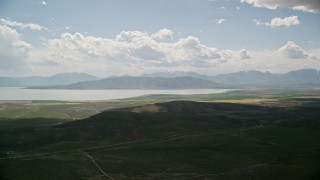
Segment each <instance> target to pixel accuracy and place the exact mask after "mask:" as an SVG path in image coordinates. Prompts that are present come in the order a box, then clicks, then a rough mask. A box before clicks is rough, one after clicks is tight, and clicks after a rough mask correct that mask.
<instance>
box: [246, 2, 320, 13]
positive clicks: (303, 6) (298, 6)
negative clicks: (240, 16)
mask: <svg viewBox="0 0 320 180" xmlns="http://www.w3.org/2000/svg"><path fill="white" fill-rule="evenodd" d="M240 2H243V3H248V4H251V5H253V6H254V7H264V8H268V9H277V8H291V9H294V10H300V11H304V12H311V13H319V12H320V1H319V0H240Z"/></svg>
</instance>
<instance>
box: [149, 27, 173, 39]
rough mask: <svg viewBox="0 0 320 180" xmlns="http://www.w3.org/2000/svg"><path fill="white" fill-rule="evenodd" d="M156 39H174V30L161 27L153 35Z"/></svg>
mask: <svg viewBox="0 0 320 180" xmlns="http://www.w3.org/2000/svg"><path fill="white" fill-rule="evenodd" d="M151 37H152V38H155V39H160V40H161V39H173V31H172V30H170V29H167V28H165V29H161V30H159V31H158V32H157V33H154V34H152V35H151Z"/></svg>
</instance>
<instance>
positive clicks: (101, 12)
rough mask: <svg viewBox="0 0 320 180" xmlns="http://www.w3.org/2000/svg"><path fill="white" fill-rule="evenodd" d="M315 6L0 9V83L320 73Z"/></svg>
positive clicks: (95, 2)
mask: <svg viewBox="0 0 320 180" xmlns="http://www.w3.org/2000/svg"><path fill="white" fill-rule="evenodd" d="M319 12H320V1H319V0H308V1H305V0H279V1H274V0H152V1H150V0H107V1H105V0H92V1H87V0H23V1H21V0H20V1H19V0H1V1H0V76H30V75H46V76H49V75H53V74H57V73H64V72H84V73H89V74H93V75H96V76H101V77H106V76H111V75H124V74H129V75H138V74H143V73H153V72H163V71H194V72H198V73H202V74H209V75H215V74H220V73H230V72H236V71H242V70H259V71H270V72H272V73H284V72H288V71H291V70H296V69H302V68H315V69H318V70H319V69H320V34H319V32H320V14H319Z"/></svg>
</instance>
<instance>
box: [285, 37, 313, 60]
mask: <svg viewBox="0 0 320 180" xmlns="http://www.w3.org/2000/svg"><path fill="white" fill-rule="evenodd" d="M279 51H280V52H282V53H284V54H285V55H286V56H287V57H288V58H291V59H304V58H308V57H309V55H308V54H307V53H306V52H305V51H304V50H303V49H302V48H301V47H300V46H298V45H296V44H295V43H294V42H292V41H288V42H287V44H285V45H284V46H283V47H281V48H279Z"/></svg>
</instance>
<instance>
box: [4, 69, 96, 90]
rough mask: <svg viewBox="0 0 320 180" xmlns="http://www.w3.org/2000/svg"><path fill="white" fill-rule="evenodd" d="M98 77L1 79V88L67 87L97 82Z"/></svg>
mask: <svg viewBox="0 0 320 180" xmlns="http://www.w3.org/2000/svg"><path fill="white" fill-rule="evenodd" d="M97 79H99V78H98V77H95V76H92V75H89V74H85V73H76V72H75V73H62V74H56V75H54V76H49V77H43V76H29V77H22V78H13V77H0V87H5V86H6V87H10V86H11V87H28V86H54V85H67V84H71V83H76V82H81V81H91V80H97Z"/></svg>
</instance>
